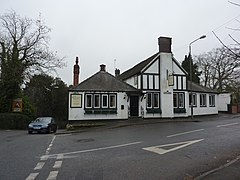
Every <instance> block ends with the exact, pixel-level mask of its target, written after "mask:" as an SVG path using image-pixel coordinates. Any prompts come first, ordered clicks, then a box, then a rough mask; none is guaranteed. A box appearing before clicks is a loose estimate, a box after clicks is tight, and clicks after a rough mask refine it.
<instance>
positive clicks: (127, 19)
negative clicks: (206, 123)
mask: <svg viewBox="0 0 240 180" xmlns="http://www.w3.org/2000/svg"><path fill="white" fill-rule="evenodd" d="M232 1H233V2H236V3H240V0H232ZM9 10H14V11H16V12H17V13H18V14H19V15H21V16H27V17H29V18H33V19H34V18H37V17H38V15H39V13H41V16H42V18H43V19H44V21H45V23H46V25H47V26H48V27H50V28H51V30H52V31H51V34H50V36H51V41H50V48H51V50H52V51H57V53H58V56H60V57H66V58H65V60H66V62H67V67H65V68H63V69H61V70H58V73H59V74H58V75H59V77H60V78H61V79H62V80H63V81H64V82H65V83H67V84H68V85H70V84H72V77H73V70H72V69H73V65H74V63H75V57H76V56H78V57H79V59H80V66H81V70H80V81H83V80H84V79H86V78H88V77H89V76H91V75H92V74H94V73H96V72H97V71H99V65H100V64H102V63H103V64H106V65H107V71H108V72H110V73H112V74H114V59H116V67H117V68H119V69H120V70H121V72H123V71H125V70H127V69H129V68H131V67H132V66H134V65H135V64H137V63H139V62H140V61H142V60H144V59H146V58H148V57H149V56H151V55H153V54H154V53H156V52H157V51H158V41H157V39H158V37H160V36H167V37H172V52H173V54H174V56H175V58H176V59H177V60H178V61H179V62H181V61H182V60H183V59H184V55H185V54H188V45H189V43H190V42H192V41H193V40H195V39H196V38H198V37H200V36H201V35H204V34H205V35H207V38H205V39H202V40H200V41H198V42H196V43H194V44H193V45H192V53H193V54H195V55H198V54H201V53H204V52H208V51H211V50H212V49H213V48H216V47H219V46H221V44H220V43H219V41H218V40H217V39H216V38H215V36H214V35H213V33H212V31H214V32H215V33H216V34H217V35H218V36H219V37H220V38H221V39H222V40H223V41H224V43H226V44H229V43H233V41H231V40H230V37H229V36H228V34H229V33H231V35H232V36H234V37H235V38H237V39H239V40H240V38H239V33H240V32H239V31H233V30H231V28H240V6H234V5H232V4H231V3H229V2H228V0H35V1H34V0H21V1H20V0H0V13H1V14H2V13H5V12H8V11H9Z"/></svg>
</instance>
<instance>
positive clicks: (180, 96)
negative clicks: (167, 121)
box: [178, 93, 184, 108]
mask: <svg viewBox="0 0 240 180" xmlns="http://www.w3.org/2000/svg"><path fill="white" fill-rule="evenodd" d="M178 107H179V108H184V94H183V93H179V94H178Z"/></svg>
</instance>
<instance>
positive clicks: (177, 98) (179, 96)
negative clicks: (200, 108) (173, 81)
mask: <svg viewBox="0 0 240 180" xmlns="http://www.w3.org/2000/svg"><path fill="white" fill-rule="evenodd" d="M173 107H174V108H184V107H185V105H184V93H173Z"/></svg>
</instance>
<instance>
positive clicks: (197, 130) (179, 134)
mask: <svg viewBox="0 0 240 180" xmlns="http://www.w3.org/2000/svg"><path fill="white" fill-rule="evenodd" d="M199 131H204V129H196V130H193V131H187V132H182V133H178V134H173V135H169V136H167V137H168V138H170V137H175V136H181V135H185V134H190V133H195V132H199Z"/></svg>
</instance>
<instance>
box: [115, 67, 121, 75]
mask: <svg viewBox="0 0 240 180" xmlns="http://www.w3.org/2000/svg"><path fill="white" fill-rule="evenodd" d="M119 75H120V69H117V68H116V69H115V77H117V76H119Z"/></svg>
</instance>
